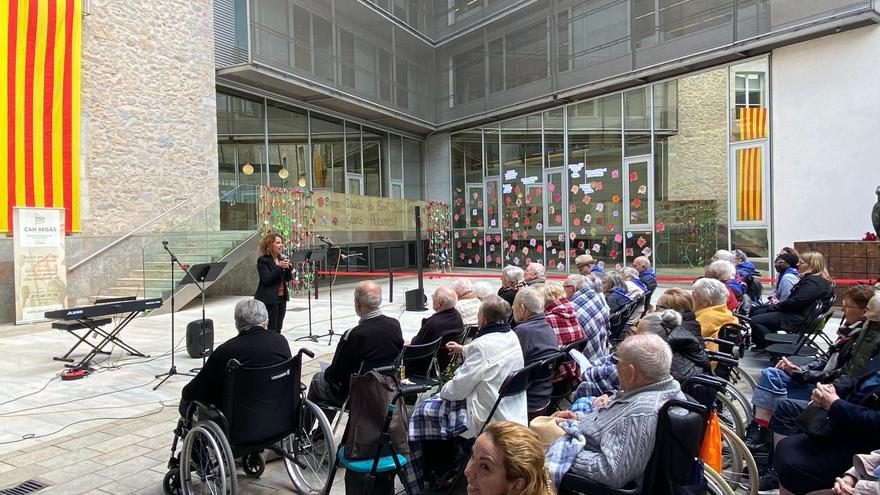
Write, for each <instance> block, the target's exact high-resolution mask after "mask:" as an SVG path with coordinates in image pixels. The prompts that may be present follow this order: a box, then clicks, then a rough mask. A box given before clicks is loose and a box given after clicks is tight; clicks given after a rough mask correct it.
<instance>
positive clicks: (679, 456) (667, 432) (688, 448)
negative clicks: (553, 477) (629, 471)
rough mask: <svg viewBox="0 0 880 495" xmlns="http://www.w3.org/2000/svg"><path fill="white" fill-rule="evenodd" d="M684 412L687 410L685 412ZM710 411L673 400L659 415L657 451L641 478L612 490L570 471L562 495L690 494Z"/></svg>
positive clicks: (697, 405)
mask: <svg viewBox="0 0 880 495" xmlns="http://www.w3.org/2000/svg"><path fill="white" fill-rule="evenodd" d="M682 410H683V411H682ZM705 414H706V408H705V407H704V406H703V405H701V404H698V403H696V402H689V401H683V400H678V399H672V400H670V401H668V402H667V403H666V404H664V405H663V407H661V408H660V411H659V412H658V422H657V438H656V440H655V442H654V450H653V451H652V452H651V457H650V458H649V460H648V464H647V466H646V467H645V471H644V473H643V474H642V476H641V478H640V479H638V480H636V481H631V482H629V483H627V484H626V485H625V486H623V487H621V488H612V487H609V486H607V485H603V484H601V483H597V482H595V481H592V480H590V479H588V478H584V477H582V476H578V475H577V474H575V473H572V472H571V471H569V472H568V473H566V475H565V476H564V477H563V478H562V482H561V483H560V484H559V495H574V494H589V495H637V494H638V495H672V494H674V493H687V492H686V491H682V490H681V487H686V486H688V484H689V483H690V479H691V476H692V475H693V473H694V470H695V469H696V465H697V460H696V459H697V457H699V453H700V445H701V443H702V440H703V433H704V431H705V425H706V422H705V418H704V415H705Z"/></svg>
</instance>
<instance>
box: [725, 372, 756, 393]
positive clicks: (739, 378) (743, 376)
mask: <svg viewBox="0 0 880 495" xmlns="http://www.w3.org/2000/svg"><path fill="white" fill-rule="evenodd" d="M730 375H731V378H732V380H731V381H732V382H733V384H735V385H738V384H740V383H746V384H747V385H748V386H749V392H754V391H755V387H756V386H757V385H758V384H757V383H756V382H755V379H754V378H752V375H750V374H749V373H748V372H747V371H746V370H744V369H742V368H740V367H739V366H737V367H736V368H733V370H731V374H730Z"/></svg>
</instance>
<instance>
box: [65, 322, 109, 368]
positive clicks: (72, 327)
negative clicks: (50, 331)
mask: <svg viewBox="0 0 880 495" xmlns="http://www.w3.org/2000/svg"><path fill="white" fill-rule="evenodd" d="M90 321H91V324H92V325H93V326H95V327H98V328H100V327H101V326H103V325H106V324H108V323H111V322H112V320H111V319H110V318H102V319H100V320H90ZM52 328H55V329H58V330H64V331H65V332H67V333H69V334H70V335H73V336H74V337H76V339H77V342H76V343H75V344H73V347H71V348H70V349H68V350H67V352H65V353H64V355H63V356H61V357H58V356H55V357H53V358H52V359H54V360H55V361H63V362H65V363H72V362H73V361H74V360H73V359H71V358H70V357H69V356H70V355H71V354H72V353H73V351H75V350H76V348H77V347H79V345H80V344H86V345H87V346H90V347H91V348H92V349H94V348H95V344H92V343H91V342H89V341H88V340H87V339H88V338H89V336H90V335H93V334H95V335H100V336H104V335H106V332H103V331H101V333H97V332H95V330H94V328H92V327H90V326H89V325H83V324H82V323H80V322H78V321H56V322H54V323H52ZM78 330H87V331H86V332H85V333H84V334H82V335H80V334H78V333H77V331H78ZM100 353H101V354H110V353H109V352H105V351H101V352H100Z"/></svg>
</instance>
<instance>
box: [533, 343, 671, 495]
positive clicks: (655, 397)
mask: <svg viewBox="0 0 880 495" xmlns="http://www.w3.org/2000/svg"><path fill="white" fill-rule="evenodd" d="M671 363H672V351H671V350H670V348H669V345H667V344H666V342H664V341H663V339H662V338H660V337H659V336H657V335H650V334H640V335H633V336H631V337H628V338H627V339H626V340H624V341H623V342H622V343H621V344H620V347H618V348H617V352H616V353H615V354H614V365H615V366H616V367H617V375H618V376H619V378H620V385H621V388H622V391H618V392H616V393H615V394H614V395H612V396H611V397H610V398H608V399H607V400H597V401H595V402H594V408H593V410H592V411H590V412H588V413H574V412H572V411H559V412H556V413H554V414H553V416H554V417H555V418H556V422H557V423H558V426H559V428H560V429H561V430H562V431H561V433H562V436H560V437H559V438H557V439H556V440H555V441H554V442H553V443H552V444H551V445H550V448H549V449H548V450H547V463H548V470H549V471H550V477H551V478H552V480H553V482H554V484H556V485H557V486H558V485H559V482H560V481H561V480H562V477H563V476H564V475H565V473H566V472H569V471H570V472H572V473H574V474H577V475H578V476H582V477H585V478H589V479H591V480H593V481H596V482H598V483H602V484H604V485H607V486H610V487H613V488H620V487H622V486H624V485H626V484H627V483H629V482H631V481H634V480H637V479H639V478H640V477H641V476H642V473H643V472H644V470H645V466H647V464H648V459H649V458H650V457H651V452H652V451H653V449H654V442H655V440H656V438H657V414H658V412H659V411H660V408H661V407H663V405H664V404H665V403H666V402H668V401H669V400H671V399H684V398H685V397H684V394H682V392H681V388H680V387H679V384H678V382H676V381H675V380H673V379H672V376H670V374H669V369H670V365H671ZM544 423H545V424H546V421H545V422H544ZM533 424H534V423H533ZM551 429H552V428H551Z"/></svg>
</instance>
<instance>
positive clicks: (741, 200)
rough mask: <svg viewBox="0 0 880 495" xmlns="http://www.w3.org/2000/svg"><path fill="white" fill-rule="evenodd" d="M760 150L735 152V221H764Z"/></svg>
mask: <svg viewBox="0 0 880 495" xmlns="http://www.w3.org/2000/svg"><path fill="white" fill-rule="evenodd" d="M761 159H762V157H761V148H760V147H758V146H756V147H754V148H742V149H738V150H736V220H737V221H738V222H754V221H760V220H763V219H764V203H763V201H764V197H763V196H764V195H763V192H764V191H763V184H764V183H763V178H762V177H761V172H762V169H761Z"/></svg>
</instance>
